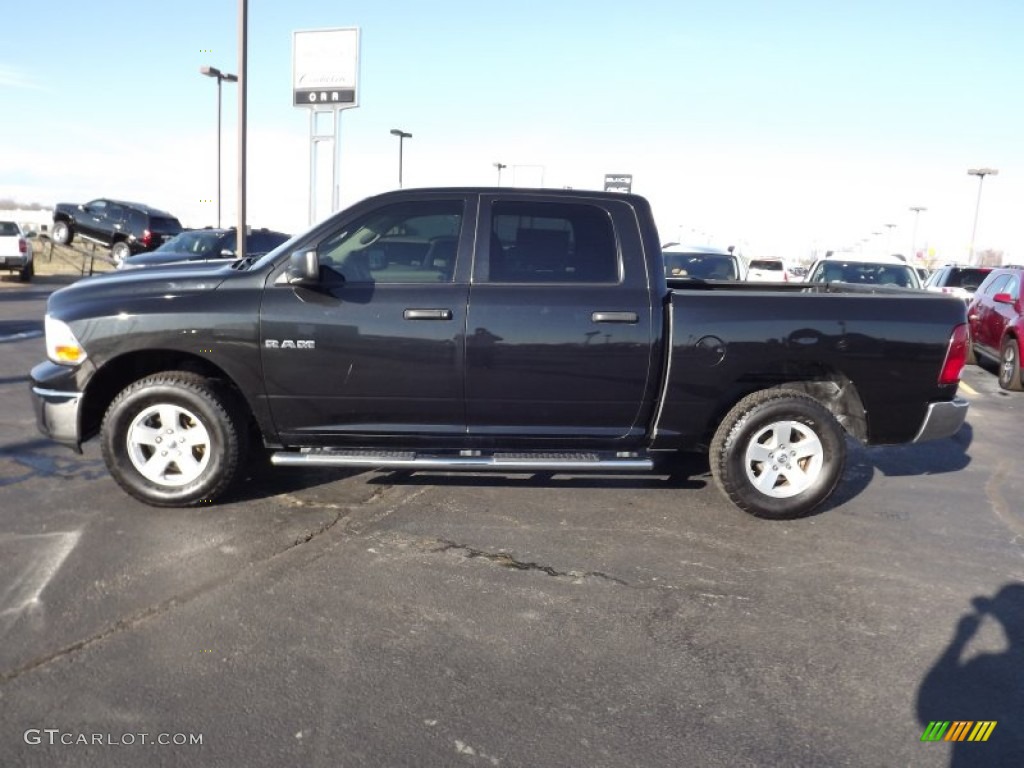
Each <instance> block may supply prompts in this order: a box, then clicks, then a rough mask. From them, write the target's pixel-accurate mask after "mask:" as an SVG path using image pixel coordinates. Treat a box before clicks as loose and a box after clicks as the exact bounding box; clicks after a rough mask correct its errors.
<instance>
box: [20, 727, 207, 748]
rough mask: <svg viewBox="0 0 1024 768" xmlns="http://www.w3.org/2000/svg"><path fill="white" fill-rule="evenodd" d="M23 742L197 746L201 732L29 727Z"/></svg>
mask: <svg viewBox="0 0 1024 768" xmlns="http://www.w3.org/2000/svg"><path fill="white" fill-rule="evenodd" d="M23 738H24V739H25V743H26V744H30V745H32V746H38V745H41V744H48V745H51V746H54V745H63V746H66V747H70V746H76V745H81V746H96V747H130V746H133V745H135V744H147V745H151V744H155V745H157V746H161V747H186V746H193V747H194V746H199V745H201V744H202V743H203V734H201V733H145V732H143V733H75V732H74V731H62V730H60V729H59V728H29V729H28V730H27V731H25V734H24V737H23Z"/></svg>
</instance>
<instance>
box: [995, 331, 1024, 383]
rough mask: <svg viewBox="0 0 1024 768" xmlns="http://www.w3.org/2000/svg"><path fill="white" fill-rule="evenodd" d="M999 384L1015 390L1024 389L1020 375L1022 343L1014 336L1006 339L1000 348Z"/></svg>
mask: <svg viewBox="0 0 1024 768" xmlns="http://www.w3.org/2000/svg"><path fill="white" fill-rule="evenodd" d="M999 386H1000V387H1002V388H1003V389H1009V390H1012V391H1014V392H1020V391H1021V390H1024V383H1022V382H1021V375H1020V345H1019V344H1018V343H1017V340H1016V339H1014V338H1012V337H1011V338H1006V339H1004V340H1003V346H1002V347H1001V348H1000V350H999Z"/></svg>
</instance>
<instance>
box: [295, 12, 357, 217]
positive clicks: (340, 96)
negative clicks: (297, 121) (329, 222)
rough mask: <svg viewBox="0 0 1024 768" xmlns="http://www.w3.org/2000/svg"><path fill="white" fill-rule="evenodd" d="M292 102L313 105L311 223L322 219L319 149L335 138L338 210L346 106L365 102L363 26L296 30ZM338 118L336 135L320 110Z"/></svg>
mask: <svg viewBox="0 0 1024 768" xmlns="http://www.w3.org/2000/svg"><path fill="white" fill-rule="evenodd" d="M292 106H295V107H301V108H304V109H308V110H309V223H310V225H312V224H314V223H316V220H317V218H318V217H317V212H318V211H317V187H318V184H317V176H318V173H317V170H318V165H319V164H318V162H317V159H318V156H319V151H320V148H321V146H322V144H323V143H324V142H327V141H329V142H331V209H330V212H331V213H333V212H335V211H337V210H338V206H339V194H338V176H339V175H340V174H339V167H340V162H339V161H340V156H341V154H340V152H339V149H338V148H339V143H340V140H341V110H343V109H352V108H354V107H358V106H359V29H358V27H335V28H330V29H305V30H296V31H294V32H293V33H292ZM328 114H329V115H330V116H331V117H332V118H333V124H334V125H333V135H332V134H331V133H328V132H327V131H326V130H325V129H326V126H321V123H322V122H323V121H321V120H319V119H318V117H319V116H320V115H328Z"/></svg>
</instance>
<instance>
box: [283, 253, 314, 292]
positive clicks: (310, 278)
mask: <svg viewBox="0 0 1024 768" xmlns="http://www.w3.org/2000/svg"><path fill="white" fill-rule="evenodd" d="M287 275H288V282H289V283H298V284H305V283H317V282H319V281H320V260H319V259H318V258H317V255H316V251H295V252H294V253H293V254H292V255H291V257H290V258H289V259H288V272H287Z"/></svg>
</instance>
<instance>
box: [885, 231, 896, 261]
mask: <svg viewBox="0 0 1024 768" xmlns="http://www.w3.org/2000/svg"><path fill="white" fill-rule="evenodd" d="M895 226H896V225H895V224H886V225H885V228H886V229H888V230H889V234H888V235H886V237H885V250H886V254H885V255H886V256H891V255H892V228H893V227H895Z"/></svg>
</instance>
